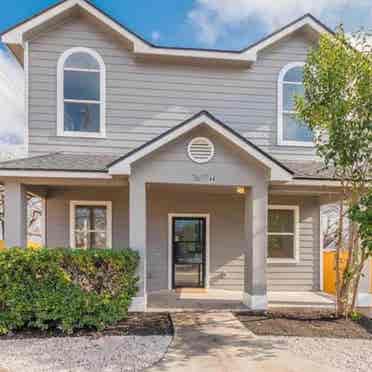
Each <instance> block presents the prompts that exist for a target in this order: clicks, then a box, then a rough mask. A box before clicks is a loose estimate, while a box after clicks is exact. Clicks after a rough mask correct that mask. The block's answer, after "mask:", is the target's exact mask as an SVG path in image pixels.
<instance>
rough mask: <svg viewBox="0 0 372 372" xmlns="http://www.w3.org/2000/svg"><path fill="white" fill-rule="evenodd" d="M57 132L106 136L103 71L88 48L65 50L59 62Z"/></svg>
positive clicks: (102, 67) (65, 134) (96, 54)
mask: <svg viewBox="0 0 372 372" xmlns="http://www.w3.org/2000/svg"><path fill="white" fill-rule="evenodd" d="M57 74H58V94H57V95H58V97H57V99H58V130H57V131H58V135H60V136H77V137H104V136H105V81H106V77H105V74H106V70H105V64H104V62H103V59H102V58H101V56H100V55H99V54H98V53H97V52H95V51H94V50H91V49H88V48H72V49H69V50H67V51H65V52H64V53H63V54H62V55H61V57H60V59H59V61H58V72H57Z"/></svg>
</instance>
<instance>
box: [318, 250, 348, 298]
mask: <svg viewBox="0 0 372 372" xmlns="http://www.w3.org/2000/svg"><path fill="white" fill-rule="evenodd" d="M347 257H348V252H345V251H344V252H340V271H341V272H344V270H345V267H346V262H347ZM323 273H324V277H323V278H324V292H326V293H330V294H336V252H334V251H329V252H324V258H323Z"/></svg>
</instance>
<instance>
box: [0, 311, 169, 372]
mask: <svg viewBox="0 0 372 372" xmlns="http://www.w3.org/2000/svg"><path fill="white" fill-rule="evenodd" d="M172 334H173V325H172V321H171V319H170V316H169V314H168V313H129V316H128V318H127V319H125V320H123V321H121V322H119V323H117V324H115V325H113V326H109V327H107V328H106V329H105V330H103V331H101V332H98V331H97V330H94V329H81V330H78V331H76V332H75V333H74V334H72V335H68V336H69V337H82V336H90V337H94V338H99V337H103V336H130V335H135V336H155V335H158V336H160V335H172ZM66 336H67V335H65V334H63V333H62V332H61V331H59V330H58V329H52V330H48V331H40V330H38V329H32V328H27V329H22V330H19V331H17V332H14V333H11V334H8V335H5V336H0V340H9V339H25V338H50V337H66ZM0 372H1V371H0Z"/></svg>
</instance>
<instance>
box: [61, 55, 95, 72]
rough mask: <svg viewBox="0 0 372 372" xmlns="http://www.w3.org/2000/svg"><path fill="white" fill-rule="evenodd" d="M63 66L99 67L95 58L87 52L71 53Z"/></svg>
mask: <svg viewBox="0 0 372 372" xmlns="http://www.w3.org/2000/svg"><path fill="white" fill-rule="evenodd" d="M65 68H83V69H94V70H98V69H99V64H98V62H97V60H96V59H95V58H94V57H92V56H91V55H90V54H88V53H84V52H78V53H74V54H71V55H70V56H69V57H68V58H67V59H66V61H65Z"/></svg>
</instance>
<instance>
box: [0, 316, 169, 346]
mask: <svg viewBox="0 0 372 372" xmlns="http://www.w3.org/2000/svg"><path fill="white" fill-rule="evenodd" d="M172 334H173V325H172V321H171V319H170V316H169V314H168V313H130V314H129V316H128V319H126V320H123V321H121V322H119V323H118V324H116V325H114V326H110V327H107V328H106V329H105V330H104V331H101V332H97V331H96V330H92V329H82V330H79V331H76V332H75V333H74V334H72V335H68V336H69V337H82V336H89V337H94V338H99V337H103V336H133V335H136V336H155V335H172ZM50 337H66V335H65V334H63V333H62V332H60V331H59V330H57V329H55V330H48V331H40V330H38V329H29V328H28V329H22V330H19V331H17V332H14V333H12V334H8V335H5V336H0V340H10V339H26V338H50Z"/></svg>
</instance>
